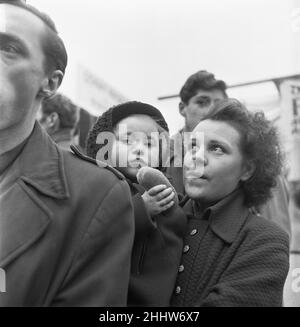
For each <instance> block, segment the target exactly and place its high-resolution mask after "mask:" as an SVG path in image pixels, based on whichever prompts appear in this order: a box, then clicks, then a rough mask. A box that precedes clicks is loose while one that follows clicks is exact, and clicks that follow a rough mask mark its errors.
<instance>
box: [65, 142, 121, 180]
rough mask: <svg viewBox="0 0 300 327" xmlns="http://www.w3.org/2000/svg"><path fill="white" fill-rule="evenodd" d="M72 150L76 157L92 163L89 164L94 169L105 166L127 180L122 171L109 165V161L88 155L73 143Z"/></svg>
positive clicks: (119, 177)
mask: <svg viewBox="0 0 300 327" xmlns="http://www.w3.org/2000/svg"><path fill="white" fill-rule="evenodd" d="M71 150H72V153H73V155H74V157H75V158H78V159H80V160H82V161H83V162H85V163H89V164H90V165H89V166H90V167H93V168H91V169H92V170H93V169H95V168H98V170H99V168H103V169H105V170H107V171H109V172H111V173H113V174H114V175H115V176H116V177H117V178H118V179H119V180H125V176H124V175H123V174H122V173H121V172H119V171H118V170H117V169H115V168H113V167H112V166H110V165H108V164H107V163H105V162H102V161H99V160H96V159H93V158H91V157H88V156H87V155H85V154H83V153H82V152H80V151H79V150H78V149H77V148H76V147H75V146H74V145H71Z"/></svg>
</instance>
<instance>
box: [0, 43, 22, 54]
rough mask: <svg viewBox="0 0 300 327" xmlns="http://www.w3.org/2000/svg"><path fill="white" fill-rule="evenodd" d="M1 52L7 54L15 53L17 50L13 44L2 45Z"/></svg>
mask: <svg viewBox="0 0 300 327" xmlns="http://www.w3.org/2000/svg"><path fill="white" fill-rule="evenodd" d="M0 49H1V51H3V52H8V53H17V52H18V48H17V47H16V46H15V45H13V44H3V46H0Z"/></svg>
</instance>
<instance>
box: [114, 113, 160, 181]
mask: <svg viewBox="0 0 300 327" xmlns="http://www.w3.org/2000/svg"><path fill="white" fill-rule="evenodd" d="M151 134H152V135H151ZM115 135H116V141H115V142H114V144H113V147H112V155H113V157H115V158H116V164H117V167H118V169H119V170H120V171H121V172H122V173H124V175H126V176H127V177H129V178H134V177H135V176H136V174H137V172H138V170H139V169H140V168H141V167H144V166H152V167H153V166H154V167H157V166H158V159H159V138H158V135H159V134H158V128H157V124H156V122H155V121H154V120H153V119H152V118H151V117H149V116H146V115H132V116H130V117H127V118H124V119H123V120H121V121H120V122H119V123H118V124H117V126H116V128H115ZM155 135H156V136H155ZM151 136H152V137H151ZM124 166H125V167H124Z"/></svg>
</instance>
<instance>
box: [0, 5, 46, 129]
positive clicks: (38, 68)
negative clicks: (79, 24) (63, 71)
mask: <svg viewBox="0 0 300 327" xmlns="http://www.w3.org/2000/svg"><path fill="white" fill-rule="evenodd" d="M0 17H1V24H0V131H1V130H6V129H9V128H10V127H12V126H16V125H18V124H21V123H22V122H23V121H25V120H26V121H28V122H33V121H34V119H35V114H36V110H37V109H38V105H39V101H37V94H38V92H39V90H40V89H41V86H42V83H43V81H44V80H45V78H46V74H45V72H44V60H45V57H44V53H43V49H42V44H41V43H42V37H43V34H44V33H45V25H44V23H43V21H41V20H40V19H39V18H38V17H36V16H35V15H33V14H32V13H30V12H27V11H26V10H24V9H22V8H18V7H16V6H13V5H7V4H0Z"/></svg>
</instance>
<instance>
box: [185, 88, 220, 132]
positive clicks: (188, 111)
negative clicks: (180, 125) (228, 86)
mask: <svg viewBox="0 0 300 327" xmlns="http://www.w3.org/2000/svg"><path fill="white" fill-rule="evenodd" d="M224 99H225V95H224V93H223V92H222V91H221V90H217V89H215V90H210V91H205V90H199V91H198V92H197V93H196V94H195V95H194V96H193V97H192V98H190V100H189V102H188V103H187V104H184V103H181V106H182V107H181V108H180V112H181V114H182V116H184V117H185V122H186V128H187V129H188V130H189V131H192V130H193V129H194V128H195V127H196V126H197V125H198V124H199V122H200V121H201V120H202V119H203V118H204V117H205V116H206V115H207V114H208V113H209V111H210V110H211V109H212V107H213V106H214V104H215V103H217V102H218V101H221V100H224Z"/></svg>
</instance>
